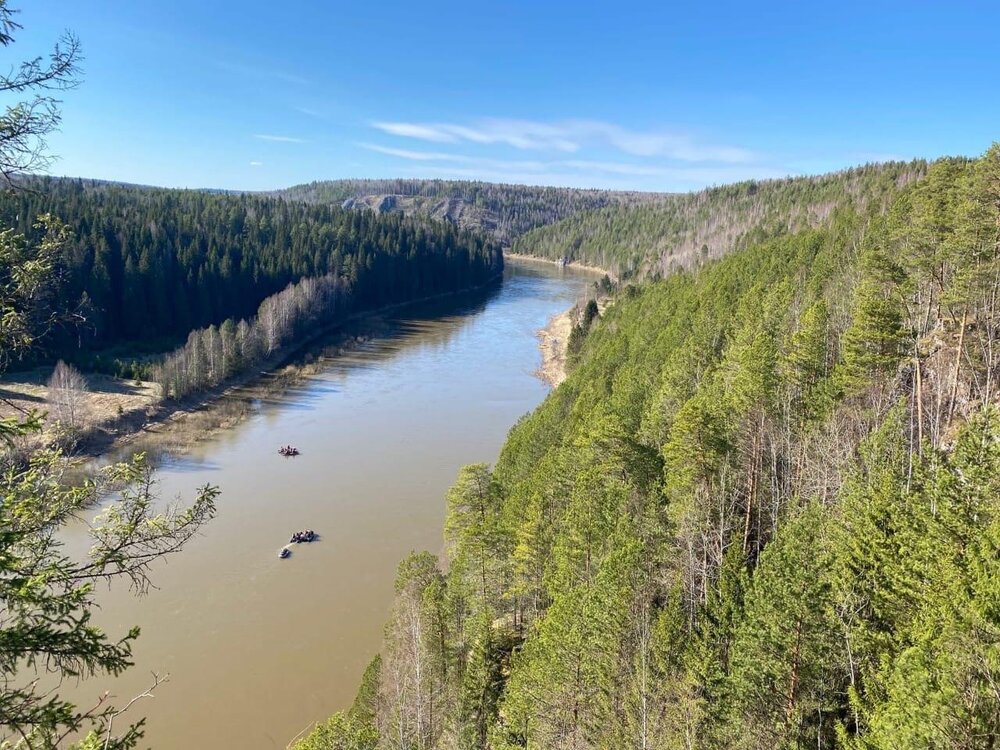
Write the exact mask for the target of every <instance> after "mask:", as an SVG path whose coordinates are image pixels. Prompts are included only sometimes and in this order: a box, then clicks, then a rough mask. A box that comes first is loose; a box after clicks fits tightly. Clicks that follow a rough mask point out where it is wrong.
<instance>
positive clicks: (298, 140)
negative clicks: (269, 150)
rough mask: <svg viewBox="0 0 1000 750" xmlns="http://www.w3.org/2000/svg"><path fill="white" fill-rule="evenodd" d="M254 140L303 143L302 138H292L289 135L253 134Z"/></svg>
mask: <svg viewBox="0 0 1000 750" xmlns="http://www.w3.org/2000/svg"><path fill="white" fill-rule="evenodd" d="M253 137H254V138H257V139H259V140H261V141H271V142H272V143H305V140H304V139H302V138H294V137H292V136H290V135H268V134H266V133H254V136H253Z"/></svg>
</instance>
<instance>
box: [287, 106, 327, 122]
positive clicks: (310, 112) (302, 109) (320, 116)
mask: <svg viewBox="0 0 1000 750" xmlns="http://www.w3.org/2000/svg"><path fill="white" fill-rule="evenodd" d="M292 109H294V110H295V111H296V112H301V113H302V114H304V115H309V116H310V117H315V118H316V119H318V120H326V119H327V116H326V115H324V114H323V113H322V112H318V111H316V110H315V109H310V108H309V107H292Z"/></svg>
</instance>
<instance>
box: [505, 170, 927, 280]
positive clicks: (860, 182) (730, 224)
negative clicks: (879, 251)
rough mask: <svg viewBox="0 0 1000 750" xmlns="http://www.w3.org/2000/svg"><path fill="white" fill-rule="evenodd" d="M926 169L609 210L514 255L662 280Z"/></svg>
mask: <svg viewBox="0 0 1000 750" xmlns="http://www.w3.org/2000/svg"><path fill="white" fill-rule="evenodd" d="M926 169H927V164H926V163H925V162H922V161H914V162H909V163H904V162H888V163H885V164H872V165H867V166H863V167H856V168H854V169H848V170H845V171H843V172H837V173H833V174H827V175H821V176H817V177H789V178H786V179H782V180H763V181H755V180H751V181H747V182H739V183H736V184H733V185H723V186H721V187H713V188H709V189H707V190H702V191H700V192H695V193H684V194H676V195H669V196H662V197H660V198H659V199H657V200H655V201H648V202H643V203H634V204H632V205H609V206H607V207H604V208H601V209H598V210H593V211H586V212H580V213H576V214H574V215H572V216H569V217H567V218H564V219H562V220H561V221H559V222H557V223H554V224H550V225H548V226H543V227H540V228H538V229H534V230H533V231H531V232H528V233H526V234H524V235H522V236H520V237H518V238H517V239H516V241H515V242H514V245H513V250H514V252H517V253H525V254H529V255H538V256H541V257H543V258H550V259H560V258H567V259H569V260H578V261H582V262H583V263H587V264H590V265H595V266H599V267H601V268H605V269H607V270H609V271H611V272H613V273H616V274H618V275H619V276H622V277H634V276H638V277H642V276H656V275H662V274H666V273H669V272H670V271H671V270H675V269H678V268H690V267H692V266H694V265H697V264H698V263H702V262H704V261H705V260H709V259H711V258H718V257H719V256H721V255H724V254H725V253H729V252H733V251H734V250H739V249H742V248H745V247H749V246H750V245H752V244H753V243H754V242H756V241H758V240H760V239H763V238H768V237H773V236H776V235H778V234H785V233H791V232H797V231H800V230H803V229H809V228H811V227H816V226H819V225H822V224H824V223H826V222H827V221H828V220H829V218H830V216H831V215H832V214H833V213H834V212H836V211H837V210H838V209H841V208H850V209H853V210H857V211H861V212H864V211H866V210H869V208H871V209H874V210H882V209H884V208H885V207H886V205H887V203H888V201H890V200H891V198H892V196H893V195H894V194H895V193H896V191H897V190H898V189H899V188H900V187H901V186H903V185H905V184H906V183H908V182H910V181H911V180H913V179H915V178H917V177H919V176H920V175H922V174H923V173H924V172H925V171H926Z"/></svg>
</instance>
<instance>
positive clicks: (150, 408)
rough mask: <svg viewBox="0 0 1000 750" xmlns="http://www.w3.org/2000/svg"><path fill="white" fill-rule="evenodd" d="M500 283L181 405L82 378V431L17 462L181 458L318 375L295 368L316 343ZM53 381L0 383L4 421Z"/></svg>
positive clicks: (357, 318) (138, 387)
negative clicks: (55, 455) (142, 455)
mask: <svg viewBox="0 0 1000 750" xmlns="http://www.w3.org/2000/svg"><path fill="white" fill-rule="evenodd" d="M501 278H502V277H501V276H500V275H498V276H495V277H493V278H492V279H490V280H489V281H487V282H486V283H484V284H480V285H478V286H475V287H469V288H466V289H460V290H457V291H454V292H444V293H441V294H435V295H429V296H426V297H421V298H418V299H413V300H407V301H406V302H399V303H396V304H392V305H385V306H383V307H380V308H377V309H373V310H363V311H359V312H357V313H354V314H352V315H349V316H347V317H345V318H343V319H342V320H339V321H337V322H335V323H331V324H330V325H328V326H323V327H321V328H320V329H318V330H317V331H315V332H313V333H312V334H311V335H309V336H307V337H305V338H304V339H300V340H299V341H297V342H295V343H294V344H290V345H289V346H286V347H283V348H282V349H280V350H278V351H277V352H275V353H274V355H272V356H271V357H270V358H269V359H267V360H266V361H264V362H262V363H260V364H259V365H258V366H257V367H254V368H253V369H252V370H249V371H247V372H245V373H241V374H238V375H235V376H233V377H232V378H229V379H228V380H227V381H226V382H225V383H222V384H220V385H219V386H216V387H214V388H210V389H207V390H204V391H200V392H198V393H196V394H192V395H190V396H187V397H185V398H181V399H170V400H168V401H161V400H159V396H158V394H159V391H160V387H159V386H158V385H157V384H155V383H148V382H143V381H129V380H122V379H119V378H112V377H109V376H106V375H96V374H87V373H84V376H85V378H86V380H87V382H88V385H89V388H90V392H88V393H86V394H84V400H85V402H86V406H87V407H88V408H87V409H86V412H87V417H86V419H85V420H84V421H83V422H81V424H80V425H79V429H78V430H76V432H75V433H74V434H73V435H72V436H67V435H65V434H59V433H58V432H56V431H55V430H53V429H51V428H49V427H46V429H45V430H44V431H43V432H42V433H41V434H40V435H34V436H31V437H28V438H22V439H21V440H20V442H19V443H18V445H17V446H16V448H15V453H14V456H13V460H14V461H17V460H22V459H26V458H27V457H28V456H30V454H31V453H32V452H34V451H35V450H37V449H39V448H41V447H44V446H47V445H52V444H59V445H61V446H62V447H63V449H64V450H65V451H66V453H67V455H69V456H71V457H72V458H73V459H84V460H85V459H94V458H99V457H101V456H103V455H105V454H107V453H116V452H119V451H124V450H126V449H129V450H132V451H146V452H151V451H152V452H158V453H164V452H166V453H176V452H180V451H183V450H185V449H187V448H189V447H190V446H191V445H193V444H195V443H197V442H200V441H202V440H206V439H209V438H211V437H213V436H214V435H216V434H217V433H219V432H221V431H223V430H228V429H231V428H232V427H235V426H236V425H238V424H240V423H241V422H242V421H243V420H244V419H245V418H246V417H247V416H248V415H249V414H250V413H252V411H253V409H254V406H253V405H254V403H255V402H257V401H260V400H262V399H265V398H268V397H271V396H274V395H275V394H277V393H280V392H281V391H284V390H287V389H288V388H289V387H290V386H292V385H294V384H295V383H296V382H297V381H299V380H301V379H303V378H305V377H308V376H309V375H310V374H314V373H315V372H317V371H318V369H319V368H320V365H321V362H322V359H318V360H317V359H315V358H312V357H307V358H306V359H305V360H304V361H301V362H296V363H291V361H292V360H293V359H295V358H296V357H299V356H301V355H302V354H303V353H304V352H306V351H307V350H308V349H309V348H310V347H312V346H314V345H315V344H316V342H317V341H320V340H321V339H323V338H331V339H332V340H331V341H330V343H329V345H328V348H329V349H330V350H332V351H333V352H334V353H335V354H336V355H340V354H344V353H346V352H349V351H351V350H352V349H355V348H357V347H358V346H360V345H362V344H364V343H365V342H366V341H367V340H368V339H369V338H370V337H371V336H372V335H376V334H377V333H378V331H379V330H380V319H381V317H382V316H384V315H386V314H388V313H391V312H393V311H396V310H399V309H403V308H406V307H409V306H411V305H417V304H420V303H424V302H430V301H433V300H436V299H445V298H448V297H458V296H460V295H463V294H475V293H476V292H481V291H483V290H486V289H489V288H490V287H493V286H495V285H497V284H499V283H500V280H501ZM358 323H364V324H365V325H364V331H365V332H364V333H362V334H360V335H359V334H353V335H351V334H344V335H342V336H340V337H336V338H335V337H334V336H335V334H336V332H337V331H338V330H339V329H344V328H347V327H349V326H351V325H352V324H358ZM48 374H50V373H48V372H46V371H43V370H42V369H37V370H35V371H32V372H30V373H24V374H20V375H18V374H12V375H10V376H8V377H7V378H5V379H3V380H0V398H2V400H3V402H2V403H0V417H4V416H17V415H18V414H25V413H27V412H28V411H30V410H31V409H37V410H40V411H45V410H46V406H47V404H46V392H47V388H46V387H45V381H46V379H47V376H48ZM10 458H11V456H10V455H8V459H10Z"/></svg>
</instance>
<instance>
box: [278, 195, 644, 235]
mask: <svg viewBox="0 0 1000 750" xmlns="http://www.w3.org/2000/svg"><path fill="white" fill-rule="evenodd" d="M277 194H278V195H281V196H284V197H286V198H289V199H294V200H304V201H308V202H311V203H330V204H336V205H344V206H347V207H350V208H370V209H373V210H375V211H377V212H379V213H394V212H403V213H405V214H408V215H417V216H429V217H432V218H436V219H444V220H447V221H450V222H452V223H454V224H456V225H458V226H460V227H464V228H470V229H479V230H482V231H484V232H487V233H488V234H491V235H492V236H494V237H495V238H496V239H497V240H498V241H500V242H501V243H503V244H504V245H509V244H511V243H512V242H513V241H514V240H515V239H516V238H517V237H519V236H520V235H522V234H524V233H525V232H527V231H528V230H530V229H534V228H535V227H540V226H543V225H545V224H551V223H552V222H554V221H558V220H559V219H562V218H564V217H566V216H571V215H573V214H575V213H578V212H580V211H585V210H588V209H594V208H600V207H602V206H617V205H627V204H632V203H646V202H649V201H655V200H660V199H661V198H662V197H664V196H663V194H657V193H639V192H615V191H609V190H578V189H574V188H552V187H530V186H526V185H500V184H495V183H490V182H466V181H448V180H333V181H326V182H310V183H309V184H307V185H297V186H295V187H292V188H288V189H287V190H281V191H278V193H277Z"/></svg>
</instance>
